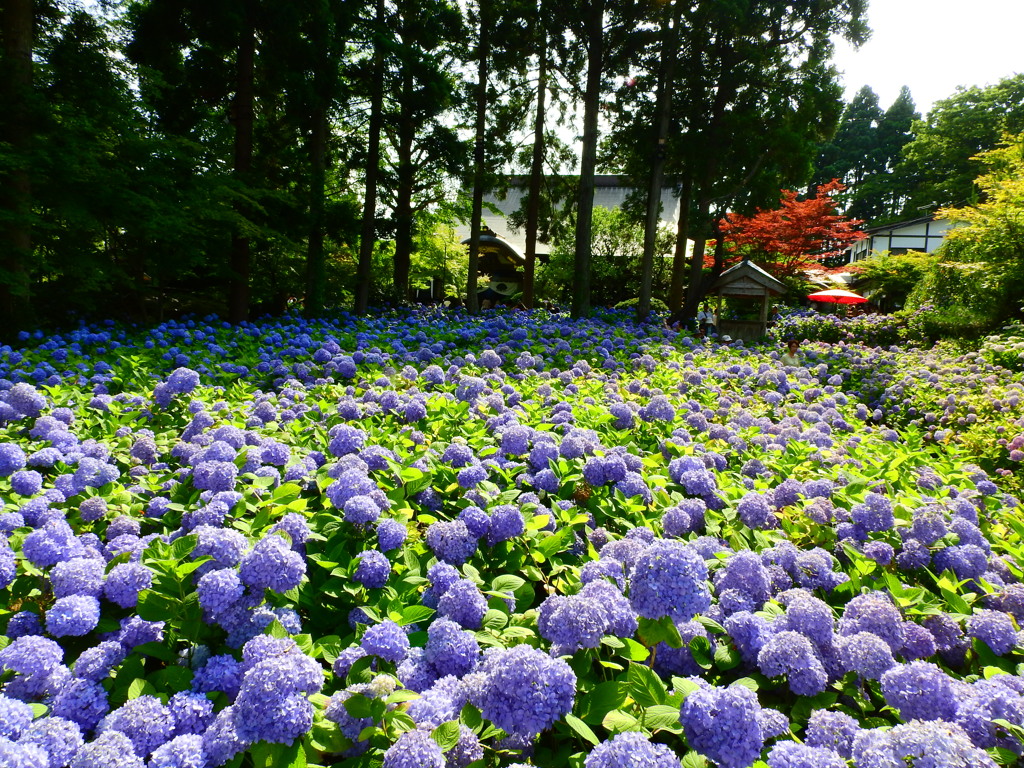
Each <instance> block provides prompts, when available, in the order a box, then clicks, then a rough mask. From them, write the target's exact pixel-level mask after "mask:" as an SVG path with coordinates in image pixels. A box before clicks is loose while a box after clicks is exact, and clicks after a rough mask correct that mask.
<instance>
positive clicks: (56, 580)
mask: <svg viewBox="0 0 1024 768" xmlns="http://www.w3.org/2000/svg"><path fill="white" fill-rule="evenodd" d="M104 566H105V564H104V562H103V561H102V560H98V559H95V558H91V557H76V558H73V559H71V560H64V561H62V562H59V563H57V564H56V565H55V566H53V569H52V570H51V571H50V583H51V584H52V585H53V596H54V597H58V598H60V597H67V596H68V595H88V596H89V597H99V596H100V595H101V594H102V593H103V578H104Z"/></svg>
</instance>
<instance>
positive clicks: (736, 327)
mask: <svg viewBox="0 0 1024 768" xmlns="http://www.w3.org/2000/svg"><path fill="white" fill-rule="evenodd" d="M785 290H786V286H785V284H784V283H781V282H780V281H778V280H776V279H775V278H774V277H772V276H771V275H769V274H768V273H767V272H765V271H764V270H763V269H761V268H760V267H759V266H757V264H754V263H753V262H751V261H748V260H747V259H744V260H743V261H741V262H740V263H739V264H736V265H735V266H732V267H729V269H727V270H725V271H724V272H723V273H722V274H721V275H719V277H718V279H717V280H716V281H715V282H714V284H713V285H712V286H711V290H710V291H709V292H708V293H709V295H710V294H714V295H715V296H717V297H718V300H717V302H716V305H715V321H716V322H715V325H716V327H717V328H718V334H719V336H731V337H732V338H734V339H743V341H756V340H757V339H759V338H761V337H762V336H764V335H765V332H766V331H767V329H768V305H769V303H770V302H769V300H770V299H771V298H772V297H773V296H778V295H780V294H782V293H783V292H785ZM723 297H727V298H730V299H744V300H748V301H750V302H756V301H759V302H761V306H760V318H759V319H757V320H723V319H722V317H721V314H722V298H723Z"/></svg>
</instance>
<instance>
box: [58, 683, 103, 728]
mask: <svg viewBox="0 0 1024 768" xmlns="http://www.w3.org/2000/svg"><path fill="white" fill-rule="evenodd" d="M109 710H110V705H109V704H108V702H107V692H106V690H105V689H104V688H103V686H102V685H100V684H99V683H98V682H95V681H93V680H84V679H81V678H74V679H72V680H70V681H68V683H67V684H66V685H65V686H64V687H63V688H62V689H61V690H60V692H59V693H58V694H57V696H56V697H55V698H54V699H53V701H52V702H51V704H50V711H51V713H52V714H53V715H56V716H57V717H62V718H65V719H66V720H70V721H72V722H73V723H75V724H76V725H78V726H79V727H80V728H81V729H82V731H83V732H86V731H91V730H92V729H93V728H95V727H96V725H97V724H98V723H99V721H100V720H101V719H102V718H103V716H104V715H105V714H107V712H108V711H109Z"/></svg>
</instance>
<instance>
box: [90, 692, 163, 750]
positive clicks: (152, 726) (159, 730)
mask: <svg viewBox="0 0 1024 768" xmlns="http://www.w3.org/2000/svg"><path fill="white" fill-rule="evenodd" d="M96 730H97V733H99V734H103V733H105V732H107V731H120V732H121V733H123V734H124V735H125V736H127V737H128V738H129V739H130V740H131V743H132V746H133V747H134V748H135V753H136V754H138V755H142V756H148V755H149V754H150V753H151V752H152V751H153V750H154V749H156V748H157V747H159V746H160V745H161V744H164V743H166V742H167V741H169V740H170V739H171V735H172V734H173V733H174V717H173V716H172V715H171V711H170V710H169V709H168V708H167V707H166V706H165V705H164V704H163V703H162V702H161V701H160V699H158V698H156V697H155V696H149V695H142V696H139V697H138V698H136V699H129V700H128V701H126V702H125V703H124V704H122V705H121V706H120V707H119V708H118V709H115V710H114V711H113V712H111V713H110V714H109V715H107V716H106V717H104V718H103V720H101V721H100V724H99V726H98V728H97V729H96Z"/></svg>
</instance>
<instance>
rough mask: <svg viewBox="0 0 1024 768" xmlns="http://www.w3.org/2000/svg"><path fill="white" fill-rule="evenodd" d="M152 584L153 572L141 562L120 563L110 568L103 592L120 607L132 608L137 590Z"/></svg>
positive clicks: (136, 601)
mask: <svg viewBox="0 0 1024 768" xmlns="http://www.w3.org/2000/svg"><path fill="white" fill-rule="evenodd" d="M152 584H153V572H152V571H151V570H149V568H147V567H146V566H145V565H143V564H142V563H121V564H119V565H115V566H114V567H113V568H111V570H110V573H108V574H107V581H106V583H105V584H104V585H103V594H104V595H105V596H106V598H107V599H108V600H110V601H111V602H113V603H116V604H117V605H119V606H121V607H122V608H134V607H135V605H136V603H138V601H139V592H141V591H142V590H144V589H149V588H150V586H152Z"/></svg>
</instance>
